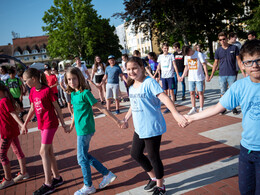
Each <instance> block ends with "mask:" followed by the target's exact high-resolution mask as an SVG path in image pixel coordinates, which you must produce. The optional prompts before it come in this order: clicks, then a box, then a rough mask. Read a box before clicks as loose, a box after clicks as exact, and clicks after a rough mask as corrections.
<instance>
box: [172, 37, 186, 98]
mask: <svg viewBox="0 0 260 195" xmlns="http://www.w3.org/2000/svg"><path fill="white" fill-rule="evenodd" d="M173 50H174V53H173V55H174V58H175V63H176V66H177V68H178V72H179V76H180V77H182V75H183V71H184V68H185V66H184V56H183V54H182V50H181V45H180V43H179V42H176V43H174V44H173ZM174 80H175V89H174V95H175V101H176V100H177V92H178V78H177V74H176V72H174ZM181 84H182V101H184V100H186V97H185V91H186V84H185V79H183V81H182V82H181Z"/></svg>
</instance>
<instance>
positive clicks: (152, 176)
mask: <svg viewBox="0 0 260 195" xmlns="http://www.w3.org/2000/svg"><path fill="white" fill-rule="evenodd" d="M147 174H148V175H149V177H150V178H151V179H152V178H156V176H155V173H154V170H151V171H150V172H147Z"/></svg>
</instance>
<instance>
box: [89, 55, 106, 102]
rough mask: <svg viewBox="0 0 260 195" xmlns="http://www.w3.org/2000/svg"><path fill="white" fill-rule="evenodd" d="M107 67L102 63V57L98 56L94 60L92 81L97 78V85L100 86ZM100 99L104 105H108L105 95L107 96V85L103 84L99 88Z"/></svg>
mask: <svg viewBox="0 0 260 195" xmlns="http://www.w3.org/2000/svg"><path fill="white" fill-rule="evenodd" d="M105 69H106V65H105V64H104V63H103V62H102V61H101V58H100V56H96V57H95V59H94V64H93V66H92V73H91V81H93V78H94V76H95V83H96V84H100V83H101V81H102V79H103V77H104V75H105ZM98 93H99V98H100V101H101V104H102V105H105V104H106V101H105V97H104V94H106V83H104V84H102V85H101V86H100V88H98Z"/></svg>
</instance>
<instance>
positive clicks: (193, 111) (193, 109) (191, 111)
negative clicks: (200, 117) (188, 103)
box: [188, 108, 197, 115]
mask: <svg viewBox="0 0 260 195" xmlns="http://www.w3.org/2000/svg"><path fill="white" fill-rule="evenodd" d="M195 113H197V111H196V108H192V109H191V110H190V111H189V113H188V115H192V114H195Z"/></svg>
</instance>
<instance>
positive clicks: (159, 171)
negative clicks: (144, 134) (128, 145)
mask: <svg viewBox="0 0 260 195" xmlns="http://www.w3.org/2000/svg"><path fill="white" fill-rule="evenodd" d="M161 138H162V136H161V135H159V136H155V137H151V138H146V139H140V138H139V135H138V134H137V133H134V138H133V144H132V149H131V156H132V158H133V159H135V160H136V161H137V162H138V163H139V164H140V165H141V166H142V167H143V169H144V170H145V171H146V172H150V171H152V170H154V172H155V176H156V179H161V178H163V176H164V169H163V164H162V161H161V158H160V145H161ZM144 148H145V149H146V151H147V153H148V158H149V159H148V158H147V157H146V156H145V155H144Z"/></svg>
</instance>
